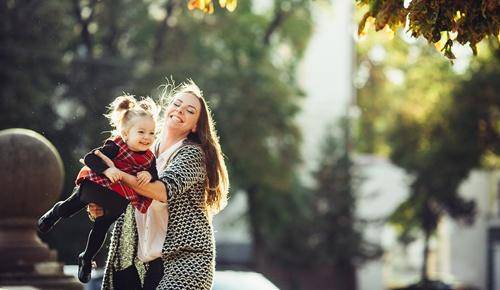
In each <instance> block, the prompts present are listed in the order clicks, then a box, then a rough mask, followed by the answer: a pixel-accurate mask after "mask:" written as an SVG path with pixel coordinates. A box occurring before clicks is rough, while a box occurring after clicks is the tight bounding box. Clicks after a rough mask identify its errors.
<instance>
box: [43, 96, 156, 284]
mask: <svg viewBox="0 0 500 290" xmlns="http://www.w3.org/2000/svg"><path fill="white" fill-rule="evenodd" d="M110 109H111V112H110V113H109V114H108V115H106V117H108V118H109V120H110V124H111V126H112V127H114V128H115V134H114V136H113V137H111V138H110V139H108V140H107V141H106V142H105V143H104V146H102V147H100V148H97V149H94V150H92V151H91V152H89V153H88V154H87V155H85V158H84V163H85V165H86V166H85V167H83V168H82V169H81V170H80V172H79V174H78V177H77V178H76V182H75V183H76V187H75V188H74V190H73V194H72V195H71V196H70V197H69V198H68V199H66V200H64V201H60V202H58V203H56V204H55V205H54V206H53V207H52V209H50V210H49V211H48V212H47V213H45V214H44V215H43V216H42V217H41V218H40V219H39V220H38V223H37V226H38V230H39V231H40V232H42V233H46V232H48V231H49V230H50V229H52V227H53V226H54V225H55V224H56V223H57V222H58V221H59V220H60V219H61V218H67V217H70V216H72V215H74V214H75V213H77V212H78V211H80V210H81V209H82V208H84V207H86V206H87V204H89V203H91V202H92V203H96V204H99V205H100V206H102V207H103V208H104V213H105V214H104V216H102V217H99V218H97V219H96V220H95V222H94V224H93V228H92V230H91V231H90V233H89V236H88V241H87V247H86V248H85V251H83V252H82V253H81V254H80V255H79V256H78V278H79V280H80V281H81V282H83V283H87V282H88V281H89V280H90V273H91V269H92V259H93V258H94V256H95V255H96V254H97V252H98V251H99V249H100V248H101V247H102V244H103V243H104V241H105V238H106V233H107V231H108V228H109V227H110V226H111V224H112V223H113V222H114V221H115V220H116V219H117V218H118V217H119V216H120V215H121V214H122V213H123V212H124V210H125V209H126V207H127V204H128V203H129V202H130V203H132V205H133V206H134V207H135V208H137V209H138V210H139V211H140V212H141V213H145V212H146V211H147V209H148V207H149V205H150V204H151V199H149V198H145V197H143V196H141V195H138V194H137V193H136V192H135V191H134V190H132V189H131V188H130V187H128V186H127V185H125V184H123V183H122V182H121V174H122V173H121V172H126V173H129V174H132V175H136V176H137V179H138V182H139V184H140V185H144V184H146V183H149V182H150V181H155V180H157V179H158V173H157V171H156V161H155V157H154V155H153V153H152V152H151V150H149V148H150V147H151V145H152V144H153V142H154V137H155V127H156V115H157V108H156V105H155V103H154V102H153V100H151V99H150V98H147V99H143V100H141V101H136V100H135V98H134V97H132V96H121V97H118V98H116V99H115V100H114V101H113V102H112V103H111V105H110ZM96 150H99V151H100V152H102V153H103V154H104V155H106V156H108V157H109V158H111V159H112V160H113V161H114V163H115V166H116V167H108V166H107V165H106V164H105V163H104V162H103V161H102V159H101V158H99V157H97V156H96V155H95V154H94V152H95V151H96ZM120 170H121V171H120Z"/></svg>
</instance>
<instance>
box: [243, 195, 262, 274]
mask: <svg viewBox="0 0 500 290" xmlns="http://www.w3.org/2000/svg"><path fill="white" fill-rule="evenodd" d="M246 191H247V198H248V216H249V221H250V232H251V234H252V257H253V261H252V262H253V263H254V264H255V266H256V267H257V268H258V267H259V265H261V262H262V261H261V256H262V255H261V250H262V247H263V245H262V243H263V237H262V232H261V231H260V227H259V218H258V216H257V213H258V210H259V208H258V207H259V201H258V198H257V194H258V191H259V190H258V185H252V186H250V187H249V188H248V189H247V190H246Z"/></svg>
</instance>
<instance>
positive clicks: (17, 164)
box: [0, 128, 64, 219]
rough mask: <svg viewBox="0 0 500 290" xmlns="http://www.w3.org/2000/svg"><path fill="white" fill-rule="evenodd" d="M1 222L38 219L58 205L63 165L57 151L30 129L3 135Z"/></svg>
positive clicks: (0, 138) (0, 154)
mask: <svg viewBox="0 0 500 290" xmlns="http://www.w3.org/2000/svg"><path fill="white" fill-rule="evenodd" d="M0 164H1V166H2V168H3V170H2V174H0V200H1V201H2V202H0V219H4V218H38V217H39V216H40V215H41V214H42V213H44V212H45V211H47V210H48V209H50V207H51V206H52V205H53V204H54V203H55V202H56V201H57V199H58V197H59V194H60V193H61V190H62V186H63V177H64V171H63V164H62V161H61V157H60V156H59V153H58V152H57V150H56V148H55V147H54V146H53V145H52V144H51V143H50V142H49V141H48V140H47V139H46V138H45V137H43V136H42V135H40V134H38V133H36V132H34V131H32V130H27V129H17V128H16V129H6V130H1V131H0Z"/></svg>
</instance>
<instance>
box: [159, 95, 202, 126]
mask: <svg viewBox="0 0 500 290" xmlns="http://www.w3.org/2000/svg"><path fill="white" fill-rule="evenodd" d="M200 110H201V104H200V101H199V100H198V98H197V97H196V96H194V95H193V94H190V93H183V94H179V95H177V96H175V97H174V99H173V100H172V102H171V103H170V104H169V105H168V106H167V109H166V111H165V126H166V128H165V129H167V130H176V131H178V132H180V133H181V134H182V135H185V136H187V135H188V134H189V133H190V132H196V124H197V123H198V119H199V117H200Z"/></svg>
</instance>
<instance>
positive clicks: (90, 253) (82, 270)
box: [78, 216, 117, 283]
mask: <svg viewBox="0 0 500 290" xmlns="http://www.w3.org/2000/svg"><path fill="white" fill-rule="evenodd" d="M116 219H117V217H116V216H112V217H111V216H103V217H100V218H97V219H96V220H95V222H94V226H93V228H92V230H90V233H89V237H88V240H87V247H86V248H85V251H83V252H82V253H80V255H79V256H78V279H79V280H80V281H81V282H82V283H87V282H88V281H89V280H90V274H91V272H92V259H94V257H95V255H96V254H97V252H99V250H100V249H101V247H102V245H103V244H104V241H105V240H106V233H107V232H108V229H109V227H110V226H111V225H112V224H113V222H114V221H115V220H116Z"/></svg>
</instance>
